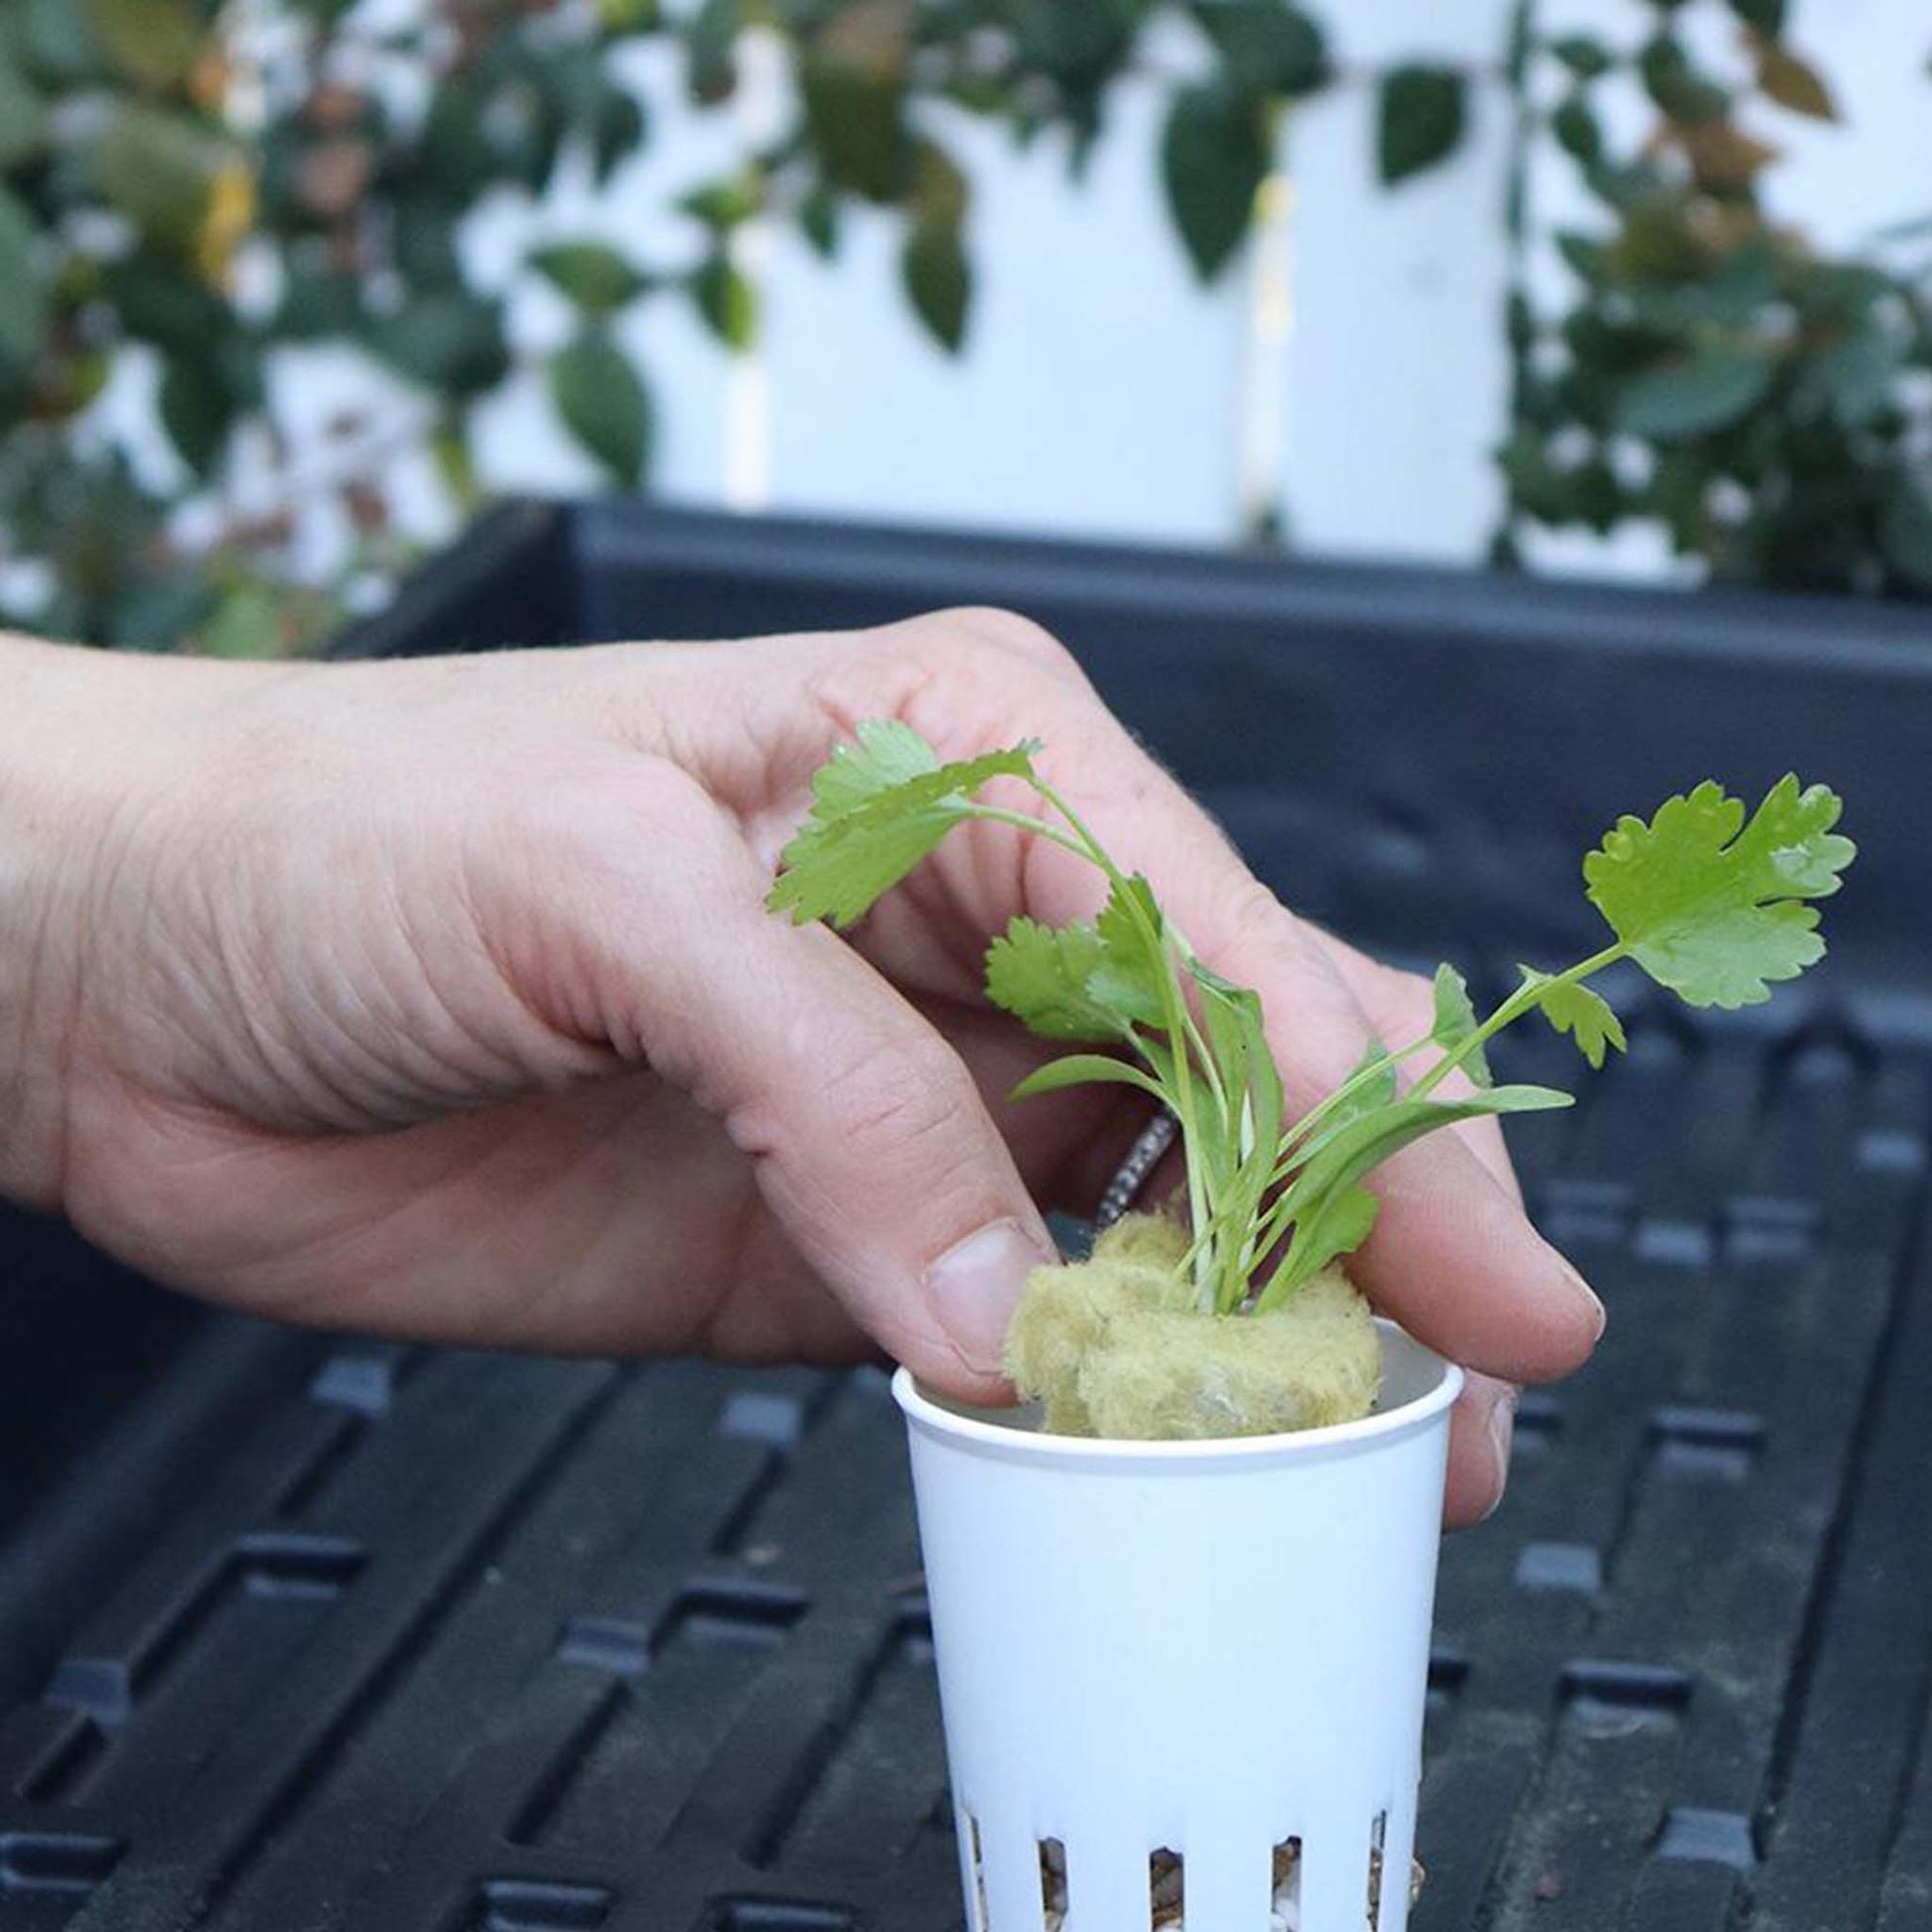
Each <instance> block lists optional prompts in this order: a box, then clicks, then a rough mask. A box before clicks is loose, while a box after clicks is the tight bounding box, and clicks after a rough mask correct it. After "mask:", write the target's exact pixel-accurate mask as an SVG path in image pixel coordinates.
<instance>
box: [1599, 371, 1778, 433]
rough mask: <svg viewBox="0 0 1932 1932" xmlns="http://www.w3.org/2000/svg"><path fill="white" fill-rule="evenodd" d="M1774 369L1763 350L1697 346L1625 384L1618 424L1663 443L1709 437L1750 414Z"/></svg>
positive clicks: (1621, 396) (1620, 402) (1774, 372)
mask: <svg viewBox="0 0 1932 1932" xmlns="http://www.w3.org/2000/svg"><path fill="white" fill-rule="evenodd" d="M1776 373H1777V364H1776V362H1775V361H1774V360H1773V359H1772V357H1771V356H1770V355H1768V354H1766V353H1764V352H1763V351H1761V350H1753V349H1741V348H1720V347H1711V348H1702V349H1699V350H1698V351H1697V352H1696V353H1695V354H1693V355H1690V356H1688V357H1686V358H1685V359H1684V360H1683V361H1681V362H1672V363H1668V364H1666V365H1665V366H1663V367H1661V368H1656V369H1648V370H1646V371H1645V372H1644V373H1643V374H1641V375H1637V376H1633V377H1632V378H1631V379H1630V380H1629V381H1628V382H1626V383H1625V384H1624V385H1623V388H1622V391H1621V393H1620V394H1619V395H1618V397H1617V404H1616V422H1617V427H1618V428H1619V429H1621V430H1622V431H1623V432H1624V433H1625V434H1626V435H1629V436H1640V437H1643V438H1645V439H1646V440H1655V441H1657V442H1662V443H1669V442H1677V441H1680V440H1682V439H1685V438H1688V437H1693V436H1707V435H1709V434H1710V433H1711V432H1712V431H1713V430H1720V429H1725V428H1727V427H1728V426H1729V425H1730V424H1732V423H1734V422H1736V421H1737V420H1738V418H1739V417H1741V416H1744V415H1746V414H1748V413H1749V411H1750V410H1751V409H1752V408H1754V407H1755V406H1756V405H1757V404H1758V403H1759V402H1761V401H1762V400H1763V398H1764V396H1765V394H1766V392H1767V391H1768V390H1769V389H1770V387H1771V382H1772V379H1773V377H1774V376H1775V375H1776Z"/></svg>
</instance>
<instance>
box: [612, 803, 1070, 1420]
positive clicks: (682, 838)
mask: <svg viewBox="0 0 1932 1932" xmlns="http://www.w3.org/2000/svg"><path fill="white" fill-rule="evenodd" d="M688 802H691V801H688ZM693 820H695V821H696V822H695V823H693ZM678 834H679V836H678V837H677V838H676V839H675V840H674V841H670V840H665V839H663V838H662V836H661V829H660V836H659V837H658V838H657V839H656V840H654V841H652V842H650V843H649V844H646V843H645V842H644V841H641V840H631V841H628V842H626V844H625V845H624V847H623V852H624V853H625V854H626V855H629V854H644V853H648V854H651V855H652V856H651V857H650V858H649V859H648V860H647V861H645V862H643V864H642V866H641V872H642V874H643V876H638V873H639V870H640V868H639V862H638V861H637V860H634V859H632V858H630V857H628V856H625V857H623V858H621V859H620V861H619V863H620V864H621V866H622V868H623V870H624V871H625V872H626V873H629V874H631V877H629V878H628V879H626V880H625V881H623V882H622V885H621V891H620V892H618V893H615V894H614V893H612V892H610V891H609V890H608V886H609V885H610V884H615V883H616V882H607V890H604V891H601V892H599V893H598V894H597V895H596V897H595V899H594V900H593V902H592V907H591V909H592V911H593V915H594V916H593V917H592V918H591V919H590V920H588V921H587V922H586V923H587V924H590V925H592V926H593V927H594V929H595V931H596V933H597V935H598V937H597V943H596V948H595V952H596V955H598V956H601V970H600V971H599V972H598V974H597V977H598V978H600V979H604V980H605V983H606V987H607V988H608V989H609V997H610V998H612V999H614V1000H616V1001H618V1002H620V1003H621V1006H620V1007H619V1009H618V1010H617V1011H611V1010H610V1008H609V1007H608V1006H606V1000H605V999H604V998H600V999H599V1001H598V1004H599V1005H600V1006H606V1010H607V1013H609V1019H610V1021H614V1022H616V1023H617V1024H615V1025H610V1024H608V1022H607V1024H606V1026H605V1027H604V1028H601V1029H600V1030H603V1031H607V1032H608V1036H609V1037H611V1038H613V1039H617V1040H621V1039H622V1038H624V1036H625V1035H626V1034H627V1035H631V1036H632V1038H633V1040H634V1043H635V1044H636V1045H638V1046H640V1047H641V1048H642V1051H643V1052H644V1054H645V1055H646V1057H647V1058H648V1060H649V1063H650V1065H651V1066H652V1068H653V1069H654V1070H655V1071H656V1072H657V1073H659V1074H660V1075H661V1076H662V1077H664V1078H666V1079H668V1080H670V1081H671V1082H672V1083H674V1084H675V1085H677V1086H679V1087H681V1088H682V1089H683V1090H684V1091H686V1092H688V1093H689V1094H690V1095H691V1096H692V1097H693V1099H695V1100H696V1101H697V1102H698V1103H699V1105H701V1106H702V1107H704V1108H705V1109H706V1111H708V1112H710V1113H712V1114H714V1115H716V1116H717V1117H718V1118H719V1119H720V1120H721V1121H722V1122H723V1123H724V1124H725V1127H726V1130H727V1131H728V1133H729V1134H730V1135H731V1137H732V1140H733V1142H734V1143H735V1144H736V1145H737V1146H738V1147H739V1148H740V1149H742V1150H743V1151H744V1153H745V1154H746V1155H747V1156H749V1157H750V1159H751V1161H752V1164H753V1167H754V1169H755V1171H756V1173H757V1178H758V1184H759V1191H760V1193H761V1195H762V1198H763V1200H764V1203H765V1205H766V1207H767V1208H768V1209H769V1210H770V1212H771V1213H772V1215H773V1216H774V1217H775V1218H776V1220H777V1221H778V1223H779V1225H780V1226H781V1228H782V1229H783V1231H784V1233H785V1234H786V1235H787V1236H788V1238H789V1239H790V1241H791V1243H792V1245H793V1246H794V1247H795V1248H796V1249H797V1250H798V1252H799V1254H800V1255H801V1256H802V1257H803V1259H804V1260H805V1262H806V1263H807V1264H808V1265H809V1266H810V1267H811V1268H812V1269H813V1270H814V1271H815V1272H816V1273H817V1274H818V1276H819V1277H820V1278H821V1279H822V1280H823V1281H824V1282H825V1283H826V1285H827V1286H828V1287H829V1288H830V1289H831V1290H832V1292H833V1293H834V1294H835V1295H836V1296H837V1297H838V1299H839V1300H840V1302H841V1303H842V1304H843V1305H844V1307H845V1308H846V1310H847V1311H848V1312H849V1313H850V1314H851V1315H852V1316H853V1318H854V1319H855V1320H856V1321H857V1322H858V1323H859V1325H860V1326H861V1327H862V1328H864V1329H865V1331H866V1332H867V1333H868V1334H870V1335H871V1336H872V1337H873V1339H874V1340H876V1341H877V1342H878V1343H879V1344H880V1345H881V1346H882V1347H883V1348H884V1349H885V1350H886V1351H887V1352H888V1353H889V1354H891V1355H892V1356H893V1357H895V1359H897V1360H898V1361H900V1362H902V1363H904V1364H905V1365H906V1366H907V1367H908V1368H910V1369H911V1370H912V1372H913V1373H914V1374H915V1375H917V1376H919V1377H920V1378H921V1380H923V1381H926V1382H928V1383H930V1384H931V1385H932V1386H933V1387H934V1388H937V1389H939V1390H941V1391H943V1392H944V1393H946V1394H949V1395H953V1396H956V1397H960V1398H963V1399H970V1400H1001V1399H1006V1398H1008V1397H1009V1396H1010V1390H1009V1389H1008V1386H1007V1383H1006V1381H1005V1378H1004V1376H1003V1374H1002V1372H1001V1368H1000V1359H1001V1352H1002V1348H1003V1345H1004V1341H1005V1336H1006V1328H1007V1322H1008V1320H1009V1318H1010V1317H1011V1315H1012V1312H1013V1308H1014V1305H1015V1303H1016V1302H1017V1301H1018V1300H1019V1296H1020V1291H1021V1289H1022V1287H1023V1286H1024V1284H1025V1282H1026V1278H1027V1276H1028V1274H1029V1272H1030V1271H1031V1270H1033V1269H1035V1268H1036V1267H1039V1266H1040V1265H1041V1264H1042V1263H1046V1262H1051V1261H1054V1260H1056V1259H1057V1255H1056V1254H1055V1251H1054V1248H1053V1243H1052V1240H1051V1237H1050V1236H1049V1235H1048V1234H1047V1232H1046V1227H1045V1224H1044V1222H1043V1221H1042V1220H1041V1218H1040V1216H1039V1212H1038V1210H1037V1209H1036V1208H1035V1205H1034V1203H1033V1201H1032V1199H1031V1198H1030V1197H1029V1195H1028V1192H1027V1188H1026V1185H1025V1183H1024V1182H1023V1181H1022V1179H1021V1177H1020V1174H1019V1172H1018V1170H1017V1169H1016V1168H1015V1166H1014V1163H1013V1158H1012V1155H1011V1154H1010V1153H1009V1151H1008V1149H1007V1146H1006V1143H1005V1141H1004V1140H1003V1139H1002V1137H1001V1135H1000V1133H999V1130H998V1129H997V1128H996V1127H995V1126H994V1123H993V1120H992V1118H991V1116H990V1115H989V1114H988V1112H987V1110H986V1106H985V1104H984V1102H983V1101H982V1099H981V1097H980V1093H979V1090H978V1088H977V1086H976V1085H975V1084H974V1081H973V1078H972V1075H971V1074H970V1072H969V1071H968V1070H967V1067H966V1065H965V1062H964V1061H963V1060H962V1059H961V1058H960V1056H959V1054H958V1053H957V1052H955V1051H954V1050H953V1048H952V1047H951V1046H950V1045H949V1044H948V1043H947V1042H946V1040H945V1039H944V1038H943V1037H942V1036H941V1035H939V1034H938V1033H937V1032H936V1031H935V1030H934V1029H933V1027H932V1026H931V1025H930V1024H929V1023H928V1022H927V1021H926V1020H925V1019H924V1018H923V1017H922V1016H921V1015H920V1014H919V1013H918V1012H917V1011H916V1010H915V1009H914V1008H913V1007H912V1006H911V1005H910V1003H909V1002H908V1001H906V1000H905V999H904V998H902V997H901V996H900V995H899V993H897V991H896V990H895V989H894V988H893V986H892V985H891V984H890V983H889V982H888V981H887V980H886V979H884V978H883V977H882V976H881V975H880V974H879V973H878V972H876V971H875V970H874V969H873V968H872V967H871V966H870V965H868V964H867V963H866V961H865V960H863V959H862V958H861V957H860V956H859V954H858V953H857V952H855V951H854V950H853V949H852V948H851V947H850V946H848V945H847V944H846V943H845V942H844V941H843V940H842V939H840V938H839V937H838V936H837V935H836V934H834V933H832V932H830V931H828V930H827V929H826V928H825V927H823V926H819V925H810V926H799V927H794V926H791V925H789V924H787V923H785V922H784V921H783V920H782V919H780V918H778V917H776V916H774V915H773V914H772V913H771V912H769V911H767V910H766V909H765V906H764V903H763V897H764V892H765V889H766V887H767V885H768V884H769V880H768V877H767V874H766V871H765V869H764V868H763V867H762V866H761V865H760V864H759V861H758V859H757V858H756V856H755V855H754V854H753V853H752V851H751V849H750V848H749V847H748V846H747V844H746V843H745V841H744V839H743V838H742V837H741V836H740V834H739V831H738V828H737V826H736V824H735V823H733V822H732V821H731V820H730V819H729V818H728V817H727V816H726V815H725V814H724V813H723V812H722V811H721V810H720V809H719V808H718V807H717V806H716V805H715V804H714V803H713V802H712V801H711V800H710V799H709V798H708V797H702V798H701V800H700V801H695V809H687V810H686V811H683V812H680V813H679V814H678ZM606 850H607V852H608V850H609V849H608V848H606ZM613 897H616V898H617V899H618V900H619V903H618V904H616V905H615V906H614V905H613V904H611V903H610V900H611V899H612V898H613Z"/></svg>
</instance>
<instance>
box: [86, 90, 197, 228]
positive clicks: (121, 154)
mask: <svg viewBox="0 0 1932 1932" xmlns="http://www.w3.org/2000/svg"><path fill="white" fill-rule="evenodd" d="M226 154H227V150H226V148H225V147H224V146H223V145H222V143H220V142H219V141H216V140H215V139H213V138H212V137H211V136H210V135H209V134H208V132H207V129H206V128H204V127H203V126H202V125H201V123H200V122H199V121H197V120H194V119H193V118H191V117H190V116H189V115H187V114H185V113H177V112H175V111H173V110H172V109H169V108H163V107H148V106H144V105H142V104H141V103H139V102H136V101H127V100H123V101H121V102H118V103H117V104H116V105H115V107H114V109H113V111H112V113H111V116H110V118H109V119H108V120H107V122H106V125H105V126H104V127H103V128H102V129H101V132H100V135H99V138H98V139H97V140H96V141H95V143H94V147H93V152H92V167H93V174H94V180H95V182H96V184H97V185H98V187H99V189H100V192H101V193H102V194H103V195H104V196H105V197H106V198H107V200H108V201H109V202H110V203H111V204H112V205H113V206H114V207H116V208H118V209H119V210H120V211H121V213H123V214H125V215H126V216H127V218H128V219H129V220H130V221H132V222H133V223H134V225H135V227H136V228H137V229H139V230H140V232H141V234H142V235H143V236H144V237H145V238H146V239H147V240H149V241H151V242H153V243H154V244H155V245H156V246H157V247H160V248H163V249H167V250H170V251H172V252H174V253H176V254H180V255H189V254H192V252H193V250H194V246H195V243H196V240H197V239H198V237H199V236H200V234H201V231H202V223H203V220H204V218H205V217H206V215H207V205H208V196H209V194H210V193H211V191H212V188H213V184H214V177H215V175H216V173H217V172H218V171H219V169H220V166H221V163H222V161H223V159H224V158H225V157H226Z"/></svg>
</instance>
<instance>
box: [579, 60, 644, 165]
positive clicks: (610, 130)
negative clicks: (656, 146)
mask: <svg viewBox="0 0 1932 1932" xmlns="http://www.w3.org/2000/svg"><path fill="white" fill-rule="evenodd" d="M644 130H645V120H644V109H643V104H642V103H641V102H640V101H639V100H638V99H637V98H636V96H635V95H633V94H632V93H631V92H630V91H629V90H628V89H627V88H624V87H620V86H618V85H617V84H616V83H615V82H613V83H612V84H610V85H609V86H607V87H605V88H604V90H603V92H602V93H601V94H600V95H599V96H598V102H597V111H596V112H595V114H594V115H593V116H592V118H591V174H592V179H593V180H595V181H596V183H597V185H598V187H600V188H605V187H608V186H609V185H610V181H611V177H612V176H613V175H615V174H616V173H617V171H618V169H619V167H620V166H621V164H622V163H623V162H625V161H627V160H629V158H630V157H631V156H632V155H633V154H635V153H636V152H637V150H638V149H639V148H640V147H642V146H643V142H644Z"/></svg>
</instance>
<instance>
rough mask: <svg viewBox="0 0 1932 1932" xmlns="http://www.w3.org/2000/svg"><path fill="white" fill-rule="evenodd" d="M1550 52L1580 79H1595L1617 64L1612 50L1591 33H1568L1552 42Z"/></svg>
mask: <svg viewBox="0 0 1932 1932" xmlns="http://www.w3.org/2000/svg"><path fill="white" fill-rule="evenodd" d="M1550 52H1551V53H1552V54H1554V55H1555V56H1556V57H1557V59H1558V60H1559V61H1561V62H1562V63H1563V65H1564V66H1565V67H1567V68H1568V69H1570V71H1571V72H1572V73H1574V74H1575V75H1576V76H1577V78H1578V79H1579V80H1594V79H1596V78H1597V77H1598V76H1599V75H1601V74H1605V73H1608V72H1609V70H1610V69H1611V68H1613V67H1614V66H1615V65H1616V62H1615V59H1614V57H1613V56H1612V55H1611V53H1610V50H1609V49H1608V48H1607V47H1605V46H1604V45H1603V43H1602V42H1601V41H1599V40H1597V39H1596V38H1595V37H1594V36H1593V35H1590V34H1566V35H1565V36H1564V37H1563V39H1561V40H1557V41H1552V42H1551V43H1550Z"/></svg>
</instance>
